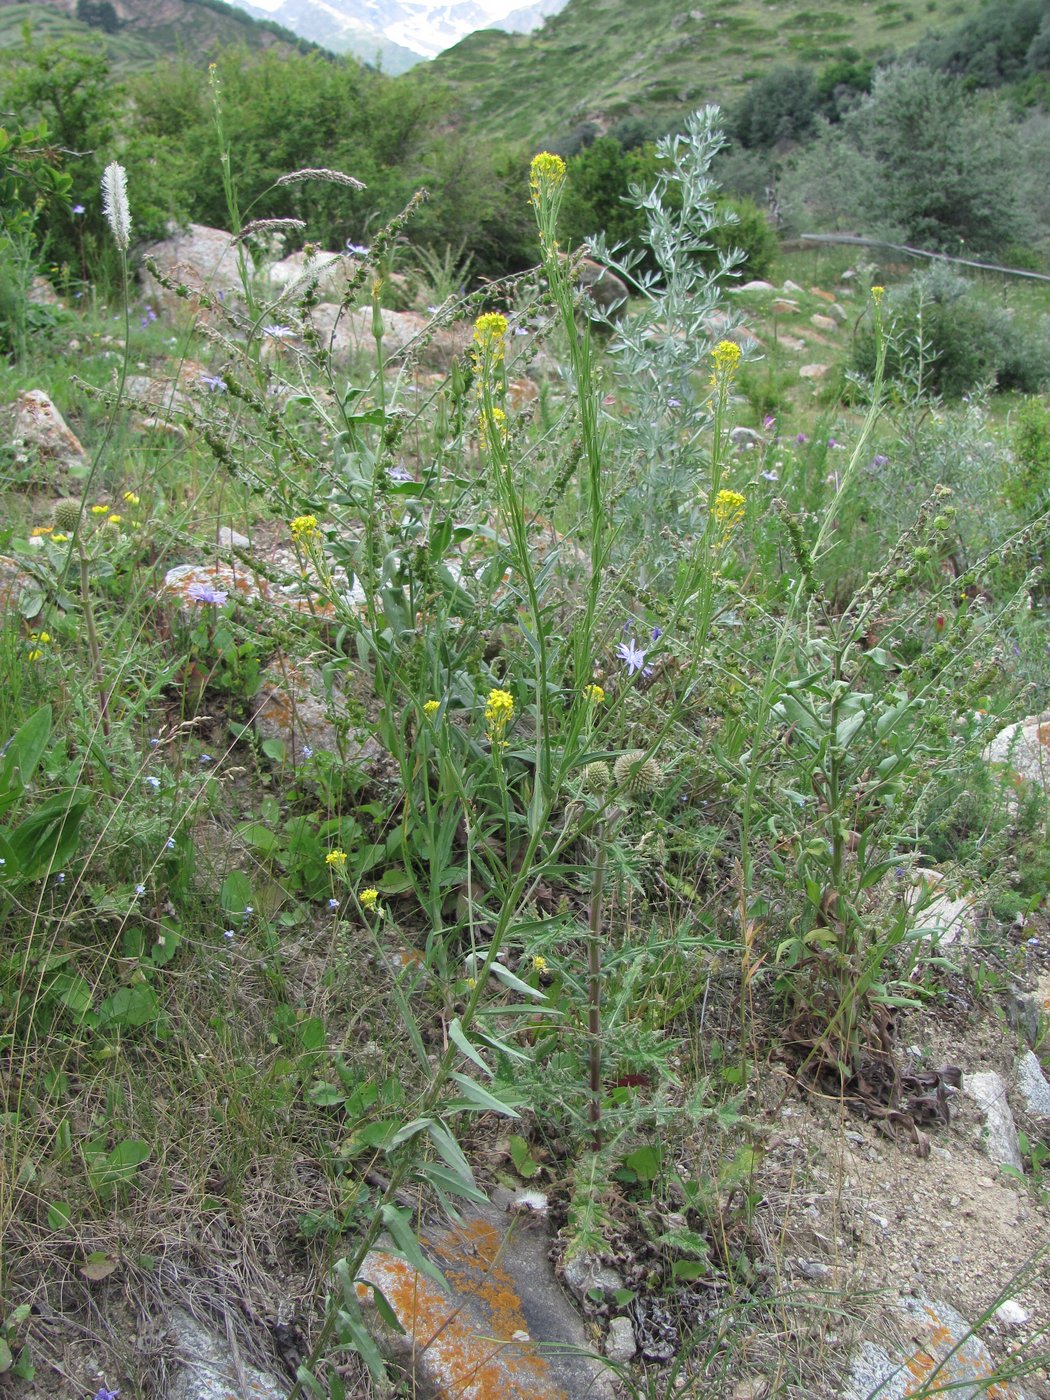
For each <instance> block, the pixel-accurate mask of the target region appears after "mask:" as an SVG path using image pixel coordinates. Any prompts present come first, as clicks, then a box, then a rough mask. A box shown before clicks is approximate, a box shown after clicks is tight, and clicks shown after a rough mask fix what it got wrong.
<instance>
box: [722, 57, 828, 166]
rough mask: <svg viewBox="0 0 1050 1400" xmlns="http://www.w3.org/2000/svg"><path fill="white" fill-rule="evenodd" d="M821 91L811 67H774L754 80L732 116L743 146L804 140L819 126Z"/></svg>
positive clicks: (732, 123) (769, 144)
mask: <svg viewBox="0 0 1050 1400" xmlns="http://www.w3.org/2000/svg"><path fill="white" fill-rule="evenodd" d="M818 103H819V93H818V91H817V80H816V78H815V77H814V76H813V74H812V72H811V71H810V70H809V69H808V68H788V67H780V68H774V69H773V70H772V72H770V73H767V74H766V75H765V77H762V78H759V79H758V80H757V81H756V82H754V83H752V84H751V86H750V87H749V88H748V90H747V92H746V93H745V95H744V96H743V97H742V98H741V100H740V102H739V103H738V104H737V106H736V107H735V108H734V110H733V113H732V115H731V117H730V121H729V128H730V132H731V133H732V135H733V136H735V137H736V139H737V140H738V141H739V142H740V144H741V145H742V146H748V147H750V146H777V145H782V144H785V143H788V142H792V141H800V140H802V139H803V138H804V137H806V136H809V135H811V134H812V132H813V131H814V130H815V128H816V123H817V107H818Z"/></svg>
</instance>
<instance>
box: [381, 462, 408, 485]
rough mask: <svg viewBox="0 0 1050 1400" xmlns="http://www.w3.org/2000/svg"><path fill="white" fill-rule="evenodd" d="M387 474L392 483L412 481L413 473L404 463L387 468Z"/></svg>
mask: <svg viewBox="0 0 1050 1400" xmlns="http://www.w3.org/2000/svg"><path fill="white" fill-rule="evenodd" d="M386 474H387V476H388V477H389V479H390V480H391V481H411V480H412V473H411V472H410V471H409V470H408V468H407V467H406V466H405V464H404V462H398V464H397V466H396V467H387V469H386Z"/></svg>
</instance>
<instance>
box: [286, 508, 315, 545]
mask: <svg viewBox="0 0 1050 1400" xmlns="http://www.w3.org/2000/svg"><path fill="white" fill-rule="evenodd" d="M288 528H289V529H290V530H291V532H292V539H293V540H294V541H295V543H296V544H298V545H308V544H312V543H313V542H314V540H317V539H320V537H321V532H320V530H319V529H318V528H317V517H316V516H315V515H297V516H296V517H295V519H294V520H292V521H290V522H289V525H288Z"/></svg>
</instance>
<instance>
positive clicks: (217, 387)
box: [200, 374, 229, 394]
mask: <svg viewBox="0 0 1050 1400" xmlns="http://www.w3.org/2000/svg"><path fill="white" fill-rule="evenodd" d="M200 378H201V383H202V384H203V385H204V387H205V388H206V389H207V390H208V392H209V394H225V393H226V390H227V388H228V387H229V386H228V385H227V383H226V380H225V379H223V378H221V377H220V376H219V375H217V374H202V375H201V377H200Z"/></svg>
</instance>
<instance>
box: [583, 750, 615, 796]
mask: <svg viewBox="0 0 1050 1400" xmlns="http://www.w3.org/2000/svg"><path fill="white" fill-rule="evenodd" d="M611 782H612V772H611V770H610V768H609V765H608V764H607V763H604V762H603V761H602V760H601V759H600V758H599V759H596V760H595V761H594V762H593V763H588V765H587V767H586V768H585V769H584V770H583V786H584V789H585V791H587V792H605V791H606V789H607V788H608V787H609V785H610V783H611Z"/></svg>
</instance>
